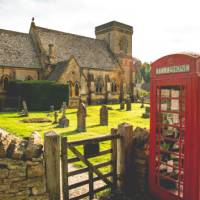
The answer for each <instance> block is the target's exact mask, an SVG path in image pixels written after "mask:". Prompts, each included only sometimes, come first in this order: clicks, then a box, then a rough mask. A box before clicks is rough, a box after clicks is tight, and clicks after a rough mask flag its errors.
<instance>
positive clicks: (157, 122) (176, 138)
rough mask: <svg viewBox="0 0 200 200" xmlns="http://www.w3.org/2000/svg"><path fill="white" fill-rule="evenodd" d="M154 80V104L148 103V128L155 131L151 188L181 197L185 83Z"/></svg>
mask: <svg viewBox="0 0 200 200" xmlns="http://www.w3.org/2000/svg"><path fill="white" fill-rule="evenodd" d="M155 83H156V82H155ZM158 83H159V85H158V84H155V85H154V86H153V87H154V89H153V93H154V95H153V96H154V97H155V99H153V102H156V103H155V104H152V109H153V112H152V113H154V116H151V118H152V119H151V120H152V121H151V129H153V132H155V134H153V135H152V136H151V137H153V138H151V140H152V142H153V145H152V146H153V150H151V151H152V152H151V153H153V155H154V161H153V163H152V164H151V167H152V168H154V169H152V174H151V176H152V175H153V176H152V178H154V181H153V182H154V184H155V185H154V184H153V185H154V186H153V187H154V190H157V191H156V193H157V194H159V197H160V198H161V199H167V200H173V199H183V197H184V161H185V154H184V151H185V135H186V84H185V83H184V81H174V82H173V81H170V82H169V83H168V82H167V81H166V80H165V81H164V82H162V81H159V82H158ZM155 93H156V94H155Z"/></svg>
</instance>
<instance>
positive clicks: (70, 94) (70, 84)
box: [67, 81, 72, 97]
mask: <svg viewBox="0 0 200 200" xmlns="http://www.w3.org/2000/svg"><path fill="white" fill-rule="evenodd" d="M67 85H68V87H69V96H70V97H72V83H71V82H70V81H68V82H67Z"/></svg>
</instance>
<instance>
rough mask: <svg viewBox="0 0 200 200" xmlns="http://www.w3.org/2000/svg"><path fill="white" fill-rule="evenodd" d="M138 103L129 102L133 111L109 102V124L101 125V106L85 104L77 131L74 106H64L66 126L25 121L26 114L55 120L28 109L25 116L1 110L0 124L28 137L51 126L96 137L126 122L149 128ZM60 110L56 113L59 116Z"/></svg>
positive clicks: (64, 132) (74, 136)
mask: <svg viewBox="0 0 200 200" xmlns="http://www.w3.org/2000/svg"><path fill="white" fill-rule="evenodd" d="M140 105H141V104H137V103H134V104H132V111H126V110H119V105H108V106H109V107H111V108H112V109H113V110H109V111H108V113H109V116H108V121H109V125H108V126H100V125H99V124H100V121H99V120H100V119H99V118H100V117H99V110H100V106H88V107H87V118H86V128H87V131H86V132H77V131H76V128H77V116H76V111H77V110H76V109H67V112H66V117H67V118H68V119H69V127H67V128H56V124H52V123H51V122H50V123H49V122H45V123H24V122H22V120H23V119H28V118H49V119H50V120H52V122H53V121H54V113H53V112H52V113H50V115H51V116H48V113H49V112H29V116H28V117H19V114H18V113H16V112H1V113H0V128H3V129H5V130H7V131H8V132H10V133H12V134H14V135H16V136H20V137H27V136H29V135H30V134H31V133H32V132H33V131H38V132H39V133H40V134H41V135H42V136H43V135H44V133H45V132H47V131H50V130H53V131H55V132H56V133H58V134H61V135H64V136H69V139H70V140H77V139H83V138H84V139H85V138H89V137H95V136H99V135H105V134H109V133H110V129H111V128H116V127H117V126H118V124H120V123H123V122H127V123H130V124H132V125H133V126H134V127H137V126H139V127H142V128H147V129H148V128H149V119H143V118H142V117H141V116H142V114H143V113H144V110H145V109H144V108H140ZM61 115H62V114H61V113H59V117H58V118H60V117H61Z"/></svg>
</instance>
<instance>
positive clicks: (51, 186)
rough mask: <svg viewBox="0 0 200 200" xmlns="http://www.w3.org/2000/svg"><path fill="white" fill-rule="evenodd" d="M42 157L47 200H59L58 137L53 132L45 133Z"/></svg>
mask: <svg viewBox="0 0 200 200" xmlns="http://www.w3.org/2000/svg"><path fill="white" fill-rule="evenodd" d="M44 156H45V162H46V180H47V191H48V193H49V200H58V199H61V195H60V188H61V187H60V167H61V166H60V136H59V135H57V134H56V133H55V132H54V131H50V132H47V133H45V138H44Z"/></svg>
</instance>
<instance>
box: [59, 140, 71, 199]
mask: <svg viewBox="0 0 200 200" xmlns="http://www.w3.org/2000/svg"><path fill="white" fill-rule="evenodd" d="M67 143H68V140H67V137H61V169H62V170H61V174H62V176H61V177H62V195H63V200H69V190H68V186H69V183H68V151H67V150H68V144H67Z"/></svg>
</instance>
